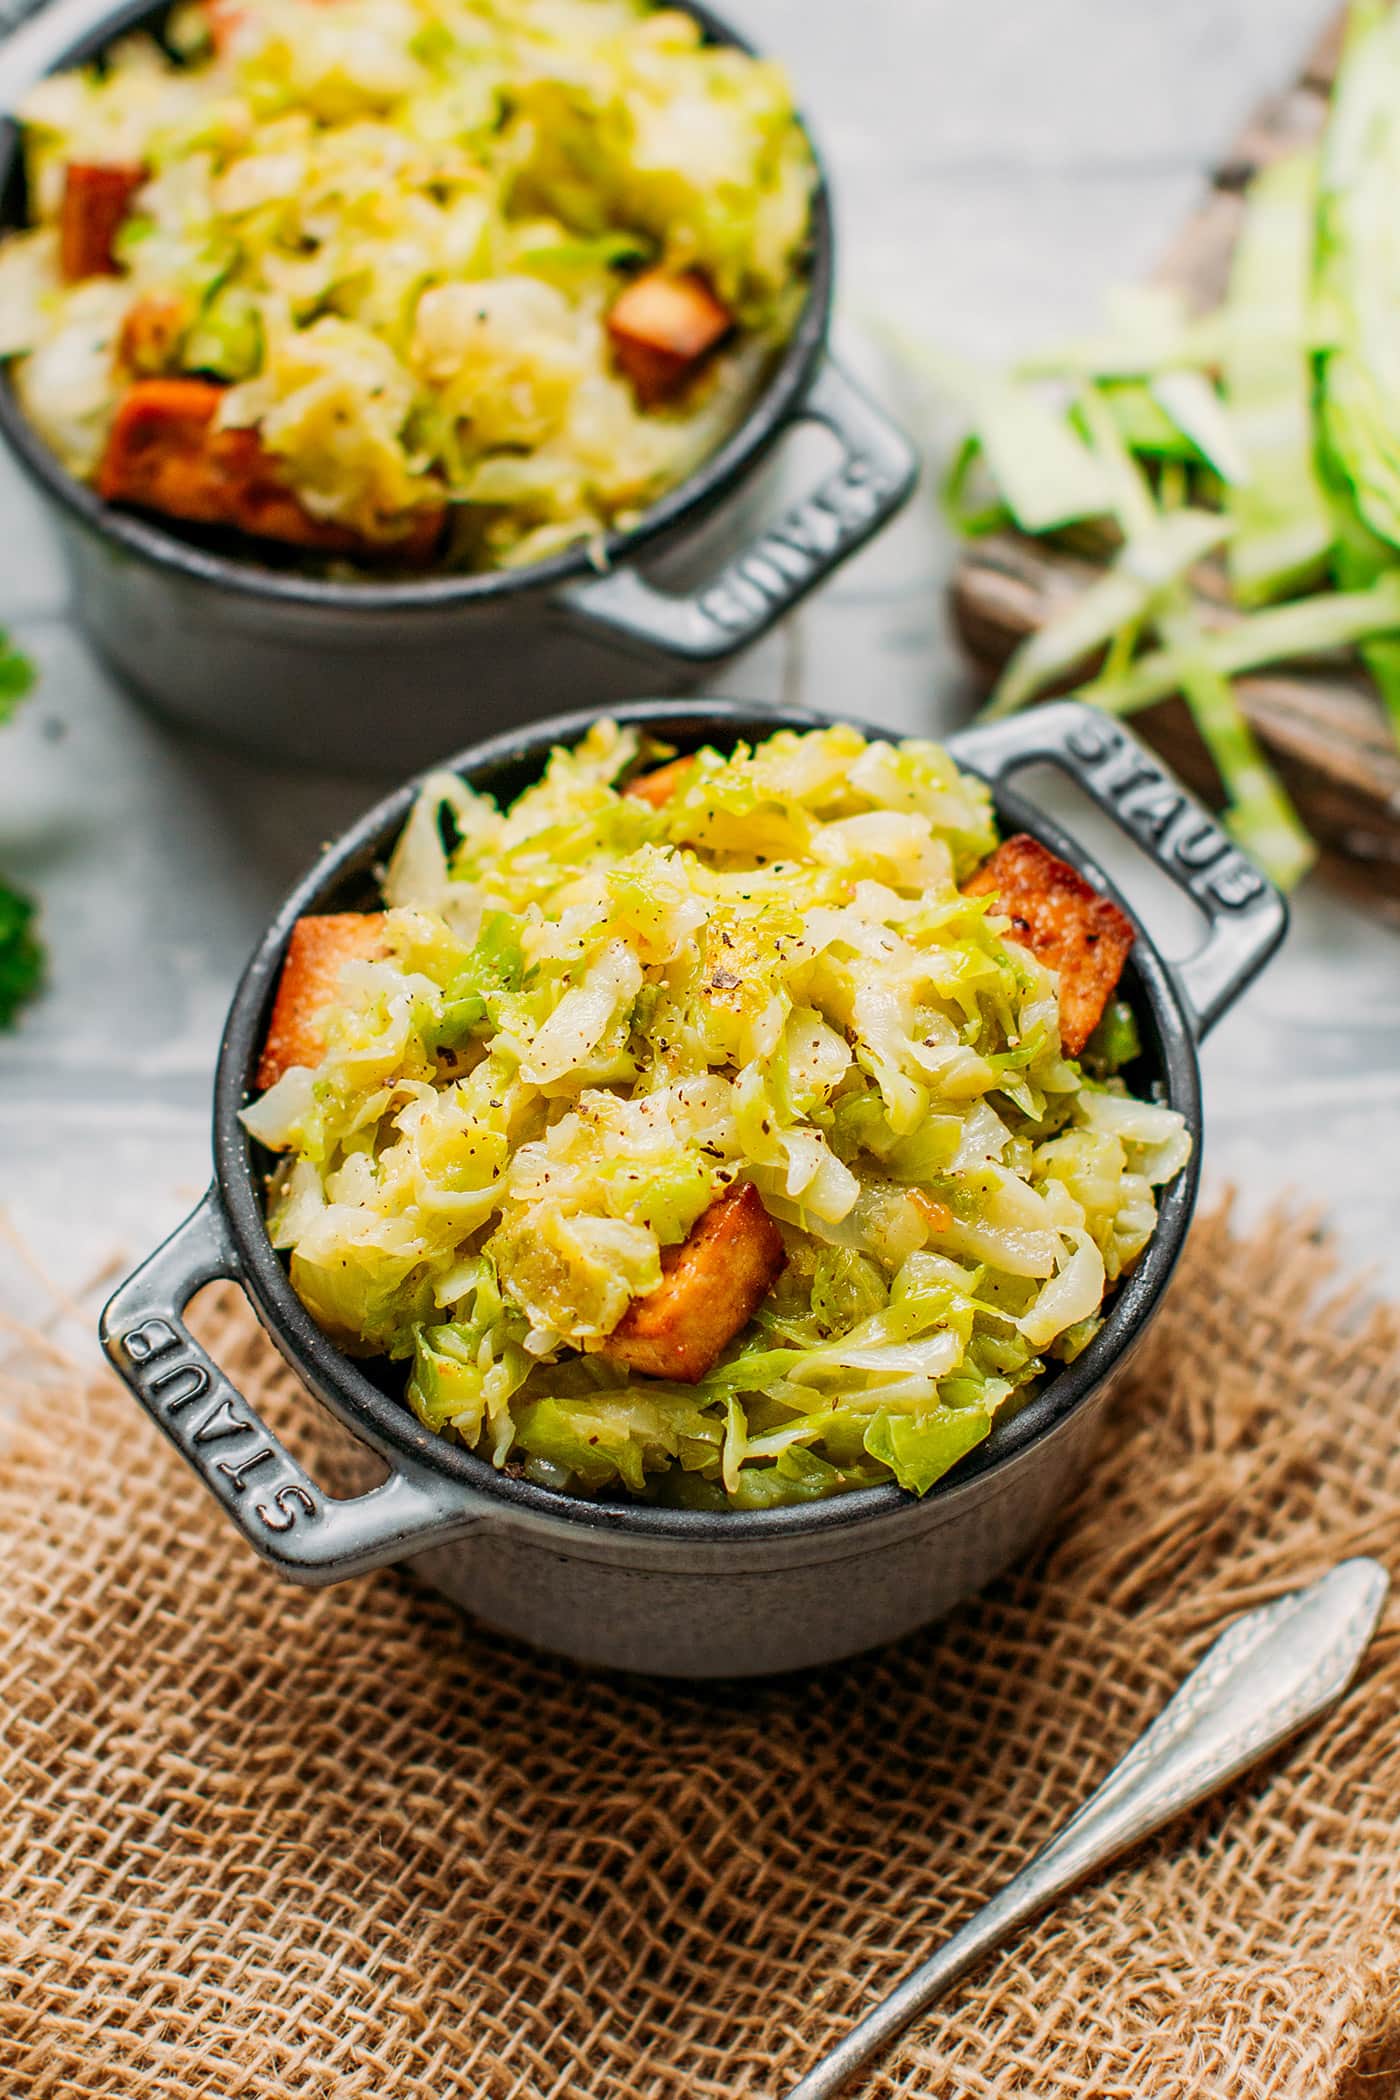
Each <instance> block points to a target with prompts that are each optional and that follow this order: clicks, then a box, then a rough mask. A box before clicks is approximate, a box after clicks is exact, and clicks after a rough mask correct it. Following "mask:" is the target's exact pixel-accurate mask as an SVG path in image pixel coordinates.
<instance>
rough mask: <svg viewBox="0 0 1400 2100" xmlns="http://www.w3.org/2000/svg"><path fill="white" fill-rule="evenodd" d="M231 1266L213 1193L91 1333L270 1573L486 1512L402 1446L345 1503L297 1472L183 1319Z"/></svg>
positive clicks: (296, 1572) (361, 1556)
mask: <svg viewBox="0 0 1400 2100" xmlns="http://www.w3.org/2000/svg"><path fill="white" fill-rule="evenodd" d="M241 1269H242V1265H241V1263H240V1261H239V1258H238V1254H237V1250H236V1249H235V1247H234V1245H233V1241H232V1238H231V1236H230V1234H229V1230H228V1226H227V1224H226V1223H225V1220H224V1215H223V1210H222V1206H221V1205H220V1202H219V1197H218V1193H217V1190H215V1189H211V1190H210V1191H209V1193H208V1194H207V1195H206V1196H205V1198H204V1200H203V1202H202V1203H201V1204H200V1206H199V1208H198V1210H196V1211H195V1212H194V1214H193V1215H192V1216H191V1217H189V1218H186V1220H185V1222H184V1224H183V1225H181V1226H180V1227H178V1229H177V1230H176V1231H175V1232H173V1233H172V1234H171V1236H170V1238H169V1239H168V1240H166V1242H165V1243H164V1245H163V1246H161V1247H158V1248H157V1249H156V1251H155V1253H154V1254H153V1255H151V1257H150V1259H149V1260H148V1261H146V1262H143V1263H142V1265H141V1267H140V1268H139V1269H138V1270H137V1271H136V1273H135V1275H134V1276H130V1277H128V1278H127V1281H126V1282H125V1283H124V1284H122V1286H121V1288H120V1289H119V1290H118V1291H117V1292H116V1293H115V1294H114V1296H113V1297H112V1299H111V1300H110V1302H109V1303H108V1305H107V1307H106V1309H105V1311H104V1312H103V1315H102V1325H101V1334H102V1345H103V1347H104V1348H105V1350H106V1351H107V1354H108V1356H109V1357H110V1359H111V1361H112V1364H113V1366H114V1368H115V1369H116V1371H117V1373H118V1375H119V1376H120V1377H121V1378H122V1379H124V1380H125V1382H126V1384H127V1385H128V1386H130V1388H131V1390H132V1392H133V1393H134V1394H135V1395H136V1398H137V1399H138V1400H139V1401H140V1402H141V1405H142V1406H143V1407H144V1408H145V1410H146V1412H147V1414H148V1415H150V1417H151V1419H152V1421H154V1422H155V1423H156V1424H157V1425H158V1426H159V1427H160V1428H161V1429H163V1430H164V1431H165V1434H166V1435H167V1436H168V1437H169V1439H170V1441H171V1443H172V1444H174V1446H175V1448H176V1450H177V1451H179V1452H180V1453H181V1454H182V1455H183V1456H184V1458H186V1459H187V1460H188V1462H189V1463H190V1465H191V1466H192V1467H193V1468H194V1470H195V1472H196V1473H197V1474H198V1475H199V1477H200V1479H201V1480H202V1481H203V1482H204V1485H205V1486H206V1487H207V1488H208V1489H209V1491H210V1493H211V1494H212V1495H213V1496H214V1498H215V1500H216V1501H218V1502H220V1503H221V1504H222V1505H223V1507H224V1509H225V1510H226V1511H227V1513H228V1515H229V1516H230V1517H231V1518H232V1519H233V1522H234V1523H235V1524H236V1525H237V1526H238V1529H239V1530H240V1531H241V1532H242V1533H243V1536H244V1537H245V1538H246V1539H247V1540H248V1542H249V1544H250V1545H252V1546H254V1547H255V1548H256V1549H257V1551H258V1552H259V1553H260V1554H261V1555H262V1557H263V1559H264V1560H266V1561H270V1562H271V1564H272V1565H273V1567H275V1568H276V1569H277V1570H278V1572H279V1574H282V1575H286V1576H289V1577H290V1578H291V1580H292V1581H293V1582H300V1583H307V1584H314V1585H320V1584H322V1583H327V1582H336V1581H339V1580H340V1578H341V1577H342V1576H345V1575H359V1574H362V1573H363V1572H364V1571H365V1570H366V1569H368V1568H379V1567H384V1566H387V1565H388V1563H389V1562H391V1561H396V1560H402V1559H403V1558H404V1557H405V1555H407V1554H410V1553H416V1552H419V1551H421V1549H422V1548H423V1547H425V1546H429V1545H435V1544H437V1543H438V1542H440V1541H441V1540H444V1539H454V1538H460V1537H461V1536H462V1535H463V1533H464V1532H467V1531H471V1530H474V1529H475V1527H476V1526H477V1525H478V1524H480V1523H481V1522H482V1520H483V1517H484V1514H485V1512H484V1509H483V1506H482V1505H481V1503H480V1502H479V1501H478V1500H477V1498H476V1497H474V1496H473V1495H472V1494H471V1493H470V1491H469V1490H467V1489H464V1488H461V1487H458V1486H456V1485H454V1483H453V1482H451V1481H448V1480H443V1479H441V1478H439V1476H438V1475H437V1474H435V1473H433V1472H431V1471H430V1470H429V1469H428V1468H427V1467H426V1466H421V1467H420V1466H416V1465H414V1464H413V1462H412V1461H411V1460H407V1459H405V1458H404V1457H403V1456H402V1454H401V1453H398V1452H395V1453H394V1454H393V1455H392V1456H391V1455H390V1454H388V1453H381V1456H383V1457H385V1458H386V1460H387V1462H388V1464H389V1466H390V1468H391V1470H390V1474H389V1478H388V1479H387V1480H385V1481H383V1482H381V1484H380V1485H379V1486H378V1487H376V1488H372V1489H371V1490H370V1491H369V1493H368V1494H364V1495H357V1496H354V1497H353V1498H351V1499H349V1500H346V1501H337V1500H335V1499H334V1498H333V1497H331V1496H328V1495H327V1494H326V1493H325V1492H324V1490H323V1489H322V1488H320V1487H318V1486H317V1485H316V1483H315V1482H314V1481H313V1480H312V1479H311V1478H310V1476H309V1475H308V1474H307V1473H305V1472H304V1471H303V1470H302V1468H301V1467H300V1466H299V1465H298V1464H297V1462H296V1460H295V1459H294V1458H293V1457H292V1455H291V1453H290V1452H289V1451H288V1450H287V1448H286V1446H285V1444H283V1443H282V1441H281V1439H280V1438H279V1437H277V1436H276V1435H275V1434H274V1432H273V1431H272V1430H271V1429H269V1428H268V1427H267V1425H266V1424H265V1423H264V1422H262V1421H261V1420H260V1419H259V1418H258V1416H257V1415H256V1414H255V1413H254V1411H253V1409H252V1407H251V1406H250V1405H249V1403H248V1402H247V1400H245V1399H244V1397H243V1395H242V1394H241V1393H240V1392H239V1391H238V1390H237V1388H236V1387H235V1386H234V1385H233V1384H232V1383H231V1382H230V1380H229V1379H228V1378H227V1377H226V1376H225V1375H224V1373H223V1372H222V1371H221V1370H220V1369H219V1367H218V1365H217V1364H216V1363H215V1362H214V1361H213V1359H212V1358H211V1357H209V1356H207V1355H206V1354H205V1352H204V1350H203V1349H202V1348H201V1347H200V1345H199V1343H198V1342H197V1341H196V1340H195V1339H194V1337H193V1335H192V1334H191V1333H190V1331H189V1329H188V1327H187V1326H186V1325H185V1322H184V1319H183V1317H182V1315H183V1313H184V1310H185V1307H186V1306H187V1305H188V1304H189V1302H190V1299H191V1298H192V1297H193V1296H194V1294H195V1292H196V1291H198V1290H201V1289H202V1288H203V1286H204V1285H205V1284H206V1283H215V1282H218V1281H220V1280H226V1281H229V1282H238V1281H240V1280H241Z"/></svg>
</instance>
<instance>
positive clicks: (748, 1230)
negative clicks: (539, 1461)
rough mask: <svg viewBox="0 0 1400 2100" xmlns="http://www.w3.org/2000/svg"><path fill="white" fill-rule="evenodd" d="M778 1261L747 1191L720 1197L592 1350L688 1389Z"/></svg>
mask: <svg viewBox="0 0 1400 2100" xmlns="http://www.w3.org/2000/svg"><path fill="white" fill-rule="evenodd" d="M784 1259H785V1256H784V1250H783V1236H782V1234H781V1233H780V1232H779V1230H778V1228H777V1226H776V1225H775V1224H774V1223H773V1220H772V1219H771V1218H770V1217H769V1215H768V1213H767V1211H766V1210H765V1209H764V1207H763V1198H762V1197H761V1196H760V1195H759V1193H758V1190H757V1189H756V1188H755V1187H754V1186H753V1183H752V1182H747V1181H746V1182H744V1183H743V1185H742V1186H741V1187H737V1188H731V1189H726V1190H725V1192H724V1194H723V1195H722V1196H717V1197H716V1198H715V1200H714V1202H713V1203H712V1204H711V1205H710V1207H709V1209H708V1210H707V1211H706V1212H705V1214H704V1216H703V1217H702V1218H701V1219H700V1221H699V1223H698V1224H697V1225H696V1226H695V1227H694V1229H693V1231H692V1232H691V1235H690V1237H689V1239H688V1240H686V1241H685V1242H684V1243H683V1244H682V1245H681V1246H679V1247H669V1248H667V1250H666V1252H665V1253H664V1254H663V1255H662V1257H661V1266H662V1269H663V1271H664V1272H665V1273H664V1274H663V1276H662V1279H661V1282H660V1284H659V1286H658V1287H657V1289H656V1290H654V1291H649V1292H648V1293H647V1295H646V1297H645V1298H634V1299H633V1301H632V1303H631V1305H629V1307H628V1308H627V1311H626V1312H625V1313H624V1314H623V1316H622V1318H621V1320H620V1321H619V1322H618V1324H617V1326H616V1327H615V1328H614V1329H613V1331H612V1333H611V1334H610V1335H608V1336H607V1338H606V1339H605V1340H604V1341H602V1342H600V1343H599V1344H598V1347H599V1349H600V1350H601V1352H602V1353H603V1354H604V1355H605V1356H609V1357H611V1358H612V1359H613V1360H614V1361H615V1362H617V1363H621V1364H626V1365H627V1367H628V1369H629V1370H631V1371H640V1372H641V1373H642V1375H643V1376H644V1377H647V1378H673V1379H678V1380H679V1381H680V1382H681V1383H682V1384H685V1385H694V1384H695V1382H696V1380H697V1379H700V1378H703V1377H704V1376H705V1373H706V1372H707V1371H709V1370H711V1369H712V1368H713V1367H714V1365H715V1363H716V1362H717V1361H718V1359H719V1357H720V1355H721V1354H722V1353H723V1351H724V1350H725V1349H726V1348H727V1347H728V1345H729V1343H730V1342H732V1341H733V1339H734V1337H735V1335H736V1334H738V1332H739V1330H740V1329H741V1328H743V1327H747V1325H748V1323H749V1321H750V1320H751V1319H752V1318H753V1316H754V1314H755V1313H756V1312H757V1310H758V1308H759V1306H760V1305H761V1304H762V1302H763V1300H764V1299H765V1298H766V1297H767V1295H768V1293H769V1291H770V1290H771V1289H772V1288H773V1285H774V1283H775V1282H776V1281H777V1277H778V1272H779V1270H780V1269H781V1268H782V1266H783V1261H784Z"/></svg>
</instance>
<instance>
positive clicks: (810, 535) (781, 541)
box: [699, 455, 892, 632]
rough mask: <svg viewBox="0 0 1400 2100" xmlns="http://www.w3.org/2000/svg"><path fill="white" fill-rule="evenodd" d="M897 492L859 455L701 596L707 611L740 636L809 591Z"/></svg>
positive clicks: (883, 475) (701, 604) (707, 615)
mask: <svg viewBox="0 0 1400 2100" xmlns="http://www.w3.org/2000/svg"><path fill="white" fill-rule="evenodd" d="M891 492H892V483H891V481H890V478H889V476H888V475H887V474H884V473H882V472H881V470H880V468H879V466H878V465H877V464H876V463H875V462H874V461H872V460H868V459H863V458H861V457H860V456H859V455H857V456H856V457H855V458H854V459H849V460H847V462H846V464H845V465H844V466H843V467H842V468H841V469H840V470H839V471H838V472H837V473H835V474H833V475H832V476H831V479H830V480H829V481H827V482H824V483H823V485H822V487H821V488H820V489H819V490H818V491H817V493H816V495H815V496H809V497H808V498H807V500H806V501H805V502H803V503H798V504H794V506H793V508H792V509H791V510H790V511H789V512H788V513H787V515H786V516H785V517H784V518H783V520H782V522H781V524H778V525H775V526H773V528H772V530H771V531H769V532H765V533H764V534H763V535H762V537H761V538H759V539H758V540H756V541H755V542H754V545H753V546H752V548H750V550H749V552H748V553H747V554H745V555H744V556H742V557H741V559H740V560H738V561H736V562H735V563H733V564H732V566H731V567H730V568H728V569H727V570H726V571H725V572H724V574H723V575H722V576H721V578H720V580H719V582H718V583H715V584H712V585H711V586H710V588H709V590H707V591H702V592H701V594H700V599H699V604H700V609H701V611H702V612H703V613H704V614H705V615H706V617H707V618H709V619H711V620H714V621H715V622H716V623H717V624H718V625H719V626H721V627H724V628H729V629H733V630H735V631H736V632H737V631H738V630H739V629H741V628H744V627H747V626H749V625H750V623H751V622H752V621H753V620H754V618H755V617H756V616H757V615H759V614H760V613H762V612H764V611H765V610H766V609H767V608H768V607H769V606H770V605H776V604H780V603H782V602H783V601H785V600H786V599H787V598H788V597H790V596H791V593H792V589H793V586H794V585H797V586H805V585H806V584H807V583H808V582H809V581H810V580H811V579H812V578H813V577H814V576H815V575H816V574H817V573H818V571H819V570H820V568H821V567H822V565H823V564H824V563H826V562H829V561H830V560H831V558H832V556H833V555H834V554H835V553H836V551H837V549H838V548H840V547H841V546H842V545H843V544H844V543H845V541H846V540H847V539H849V538H850V537H851V535H852V534H858V533H861V532H863V531H864V530H865V529H866V527H867V526H868V525H869V524H870V522H871V520H872V519H873V518H874V517H875V516H876V514H877V512H878V511H879V510H880V508H881V506H882V504H883V502H884V500H885V498H886V497H887V496H888V495H890V493H891Z"/></svg>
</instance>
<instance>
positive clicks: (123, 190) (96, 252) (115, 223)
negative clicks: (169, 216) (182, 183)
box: [58, 160, 146, 284]
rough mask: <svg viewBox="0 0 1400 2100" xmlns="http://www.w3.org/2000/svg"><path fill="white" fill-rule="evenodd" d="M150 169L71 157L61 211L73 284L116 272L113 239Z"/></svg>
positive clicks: (66, 272)
mask: <svg viewBox="0 0 1400 2100" xmlns="http://www.w3.org/2000/svg"><path fill="white" fill-rule="evenodd" d="M145 180H146V170H145V169H144V168H143V167H140V166H137V165H131V164H128V163H126V162H120V163H118V162H111V163H107V162H102V161H82V160H71V161H69V163H68V167H67V170H66V172H65V175H64V181H63V203H62V205H61V206H60V208H59V215H58V266H59V269H60V270H61V271H62V273H63V277H64V279H65V281H66V282H67V283H68V284H77V283H78V282H79V280H80V279H81V278H84V277H115V276H116V275H117V274H118V271H117V258H116V255H115V253H114V252H113V247H112V243H113V242H114V241H115V239H116V236H117V228H118V227H119V226H120V225H121V223H122V220H123V219H124V218H125V217H126V214H127V210H128V208H129V206H130V204H131V200H132V198H133V197H134V196H135V195H136V192H137V191H138V190H139V189H140V187H141V185H142V183H143V182H144V181H145Z"/></svg>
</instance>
